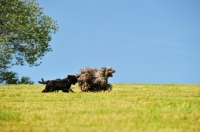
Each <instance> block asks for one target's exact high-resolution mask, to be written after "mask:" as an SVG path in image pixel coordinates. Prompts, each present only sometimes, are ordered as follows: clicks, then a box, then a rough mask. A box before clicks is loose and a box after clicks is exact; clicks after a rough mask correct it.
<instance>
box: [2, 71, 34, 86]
mask: <svg viewBox="0 0 200 132" xmlns="http://www.w3.org/2000/svg"><path fill="white" fill-rule="evenodd" d="M0 81H2V82H5V84H34V82H33V81H31V79H30V78H29V77H22V78H21V79H19V77H18V74H17V73H16V72H12V71H11V72H4V73H3V76H2V78H0Z"/></svg>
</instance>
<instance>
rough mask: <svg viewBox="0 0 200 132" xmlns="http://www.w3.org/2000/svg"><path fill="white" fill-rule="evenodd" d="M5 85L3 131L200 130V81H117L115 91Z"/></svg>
mask: <svg viewBox="0 0 200 132" xmlns="http://www.w3.org/2000/svg"><path fill="white" fill-rule="evenodd" d="M43 89H44V85H1V86H0V131H1V132H23V131H25V132H27V131H32V132H39V131H40V132H48V131H63V132H70V131H71V132H80V131H81V132H94V131H97V132H130V131H137V132H140V131H141V132H145V131H147V132H151V131H152V132H154V131H155V132H159V131H160V132H200V85H178V84H177V85H158V84H156V85H153V84H114V85H113V91H111V92H99V93H81V92H80V90H79V89H78V87H77V85H75V86H72V89H74V91H75V92H76V93H63V92H61V91H60V92H58V93H41V91H42V90H43Z"/></svg>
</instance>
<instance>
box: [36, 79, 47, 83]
mask: <svg viewBox="0 0 200 132" xmlns="http://www.w3.org/2000/svg"><path fill="white" fill-rule="evenodd" d="M41 80H42V81H38V82H39V83H40V84H47V82H45V81H44V79H43V78H42V79H41Z"/></svg>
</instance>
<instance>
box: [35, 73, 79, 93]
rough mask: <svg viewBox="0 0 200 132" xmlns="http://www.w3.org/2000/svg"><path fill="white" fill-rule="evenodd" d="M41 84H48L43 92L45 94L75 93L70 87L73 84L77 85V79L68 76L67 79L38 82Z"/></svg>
mask: <svg viewBox="0 0 200 132" xmlns="http://www.w3.org/2000/svg"><path fill="white" fill-rule="evenodd" d="M38 82H39V83H40V84H46V87H45V89H44V90H42V92H43V93H46V92H54V91H56V92H58V91H59V90H62V91H63V92H67V93H68V92H69V91H71V92H74V91H73V90H72V89H71V88H70V87H71V84H73V85H75V84H76V83H77V78H76V76H74V75H68V76H67V78H65V79H56V80H47V81H44V80H43V79H42V81H38Z"/></svg>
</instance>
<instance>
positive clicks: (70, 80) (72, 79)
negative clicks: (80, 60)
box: [67, 75, 78, 85]
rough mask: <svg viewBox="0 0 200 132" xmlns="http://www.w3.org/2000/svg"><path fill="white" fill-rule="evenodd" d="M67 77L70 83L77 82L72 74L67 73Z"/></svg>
mask: <svg viewBox="0 0 200 132" xmlns="http://www.w3.org/2000/svg"><path fill="white" fill-rule="evenodd" d="M67 79H68V80H69V82H70V83H71V84H74V85H75V84H76V83H77V81H78V80H77V78H76V76H74V75H68V76H67Z"/></svg>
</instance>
